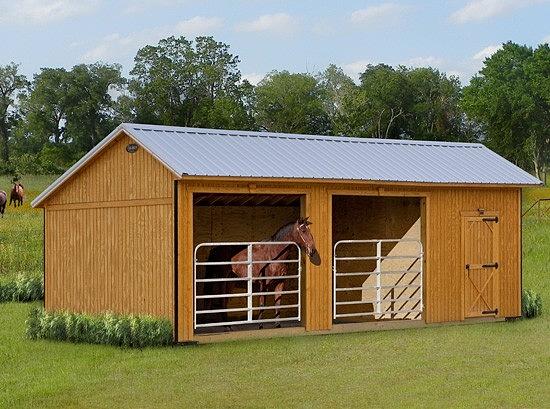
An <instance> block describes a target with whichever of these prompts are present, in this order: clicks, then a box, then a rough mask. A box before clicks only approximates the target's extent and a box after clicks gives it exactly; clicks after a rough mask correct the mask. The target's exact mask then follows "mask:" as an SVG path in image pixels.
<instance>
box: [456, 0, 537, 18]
mask: <svg viewBox="0 0 550 409" xmlns="http://www.w3.org/2000/svg"><path fill="white" fill-rule="evenodd" d="M542 1H545V0H472V1H470V2H469V3H468V4H466V5H465V6H464V7H462V8H461V9H459V10H457V11H455V12H454V13H453V14H451V16H450V19H451V21H453V22H454V23H458V24H459V23H468V22H470V21H482V20H487V19H490V18H492V17H496V16H500V15H503V14H508V13H511V12H513V11H514V10H517V9H520V8H524V7H527V6H531V5H533V4H536V3H541V2H542Z"/></svg>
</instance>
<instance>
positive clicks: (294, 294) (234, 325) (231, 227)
mask: <svg viewBox="0 0 550 409" xmlns="http://www.w3.org/2000/svg"><path fill="white" fill-rule="evenodd" d="M301 201H302V197H301V196H300V195H270V194H213V193H203V194H201V193H195V194H194V196H193V226H194V228H193V248H194V272H193V273H194V277H193V281H194V305H193V309H194V323H193V324H194V325H193V326H194V330H195V332H196V333H198V334H200V333H211V332H221V331H224V330H229V329H231V330H248V329H258V328H260V327H263V326H264V324H265V327H266V328H269V327H273V326H274V325H284V326H296V325H300V320H301V294H300V292H301V277H302V275H301V271H302V265H301V263H302V260H301V250H300V248H299V247H298V246H297V245H296V244H295V243H290V242H285V243H282V242H277V241H272V240H270V239H269V238H270V237H271V236H272V235H273V234H274V233H275V232H276V231H277V230H278V229H279V228H280V227H281V226H284V225H285V224H287V223H290V222H294V221H296V220H297V219H298V218H299V217H300V208H301ZM278 245H283V246H284V248H285V249H288V251H290V257H289V259H288V260H276V261H271V262H270V263H271V264H276V263H285V264H286V265H287V267H288V273H287V274H286V275H285V276H284V277H282V278H279V279H277V282H282V281H284V289H283V291H281V292H277V293H276V292H275V291H274V290H273V288H271V289H266V288H264V289H262V288H261V286H260V281H261V280H263V281H264V282H267V280H269V277H265V276H260V277H252V269H253V266H255V265H256V264H259V263H262V262H265V261H267V260H260V259H258V257H257V256H255V254H257V252H259V251H260V250H261V248H266V247H269V246H278ZM279 247H280V246H279ZM239 251H243V252H245V254H246V257H245V260H243V261H240V262H239V263H240V264H243V265H245V266H246V268H247V276H246V277H238V276H237V275H235V274H233V273H232V272H231V267H232V265H233V264H234V263H232V262H231V257H232V256H233V255H235V254H236V253H238V252H239ZM213 252H218V253H221V254H222V255H221V257H218V258H216V259H209V256H210V255H211V254H212V253H213ZM260 258H261V257H260ZM265 264H266V263H263V265H265ZM271 281H272V282H273V280H271ZM228 288H229V289H228ZM262 296H264V297H265V304H264V306H261V304H260V301H261V298H262ZM279 296H280V297H281V300H280V301H281V303H280V308H279V309H280V317H276V310H277V309H276V307H275V300H276V298H277V297H279ZM260 314H261V316H260Z"/></svg>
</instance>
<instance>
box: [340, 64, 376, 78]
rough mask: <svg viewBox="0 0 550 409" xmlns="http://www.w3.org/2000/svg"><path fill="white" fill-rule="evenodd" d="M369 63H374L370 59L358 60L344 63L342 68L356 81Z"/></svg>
mask: <svg viewBox="0 0 550 409" xmlns="http://www.w3.org/2000/svg"><path fill="white" fill-rule="evenodd" d="M369 64H372V62H371V61H368V60H358V61H354V62H350V63H348V64H343V65H342V69H343V70H344V72H345V73H346V74H347V75H349V76H350V77H351V78H352V79H353V80H354V81H358V80H359V76H360V75H361V74H362V73H363V72H364V71H365V70H366V69H367V65H369Z"/></svg>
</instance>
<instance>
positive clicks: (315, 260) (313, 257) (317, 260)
mask: <svg viewBox="0 0 550 409" xmlns="http://www.w3.org/2000/svg"><path fill="white" fill-rule="evenodd" d="M308 256H309V260H310V261H311V263H312V264H313V265H316V266H320V265H321V256H320V255H319V252H318V251H317V249H313V250H312V251H311V253H308Z"/></svg>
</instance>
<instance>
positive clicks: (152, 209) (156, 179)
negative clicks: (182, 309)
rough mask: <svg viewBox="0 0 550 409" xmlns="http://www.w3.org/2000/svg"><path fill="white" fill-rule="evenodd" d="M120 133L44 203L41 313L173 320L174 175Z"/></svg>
mask: <svg viewBox="0 0 550 409" xmlns="http://www.w3.org/2000/svg"><path fill="white" fill-rule="evenodd" d="M132 142H133V141H132V140H131V139H130V138H128V137H127V136H125V135H123V136H121V137H119V138H117V139H116V140H114V141H113V142H112V143H111V144H110V146H108V147H107V148H106V150H105V151H103V152H102V153H101V154H99V155H98V157H97V158H95V159H94V160H93V161H92V162H91V163H90V164H88V165H87V166H86V167H85V168H83V169H81V170H80V171H79V172H78V173H77V174H76V175H74V176H73V177H72V178H71V179H70V180H69V181H67V182H66V183H65V184H64V185H63V186H61V187H60V188H59V189H58V190H57V191H56V192H54V194H53V195H52V196H51V197H50V198H48V200H47V202H46V203H45V205H44V207H45V218H46V236H45V249H46V252H45V270H46V283H45V288H46V296H45V300H46V308H47V309H49V310H70V311H80V312H87V313H97V312H100V311H106V310H110V311H114V312H120V313H141V314H152V315H156V316H164V317H167V318H170V319H173V318H174V317H173V314H174V308H173V307H174V285H173V283H174V267H173V262H174V260H173V254H174V247H173V231H174V228H173V199H172V191H173V176H172V175H171V174H170V173H169V172H168V171H167V170H166V168H165V167H163V166H162V165H161V164H160V163H158V162H157V161H156V160H155V159H154V158H153V157H152V156H151V155H149V154H148V153H147V152H145V150H144V149H138V151H137V152H136V153H134V154H129V153H127V152H126V150H125V148H126V146H127V144H128V143H132Z"/></svg>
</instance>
